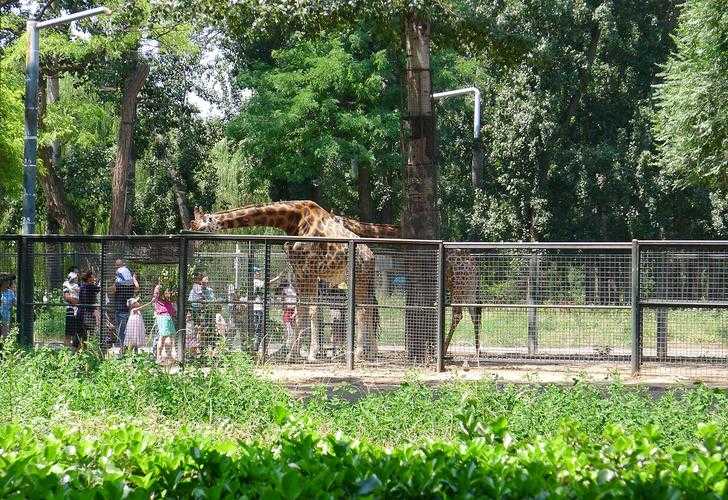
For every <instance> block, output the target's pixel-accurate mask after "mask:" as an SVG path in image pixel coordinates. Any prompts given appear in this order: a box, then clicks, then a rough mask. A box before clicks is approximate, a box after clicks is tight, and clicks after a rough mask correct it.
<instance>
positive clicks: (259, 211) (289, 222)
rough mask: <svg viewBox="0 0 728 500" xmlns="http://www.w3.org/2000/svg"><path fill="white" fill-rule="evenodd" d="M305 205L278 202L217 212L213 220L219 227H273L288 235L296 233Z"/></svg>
mask: <svg viewBox="0 0 728 500" xmlns="http://www.w3.org/2000/svg"><path fill="white" fill-rule="evenodd" d="M304 211H305V207H303V206H301V204H300V203H296V202H279V203H270V204H267V205H249V206H247V207H242V208H237V209H234V210H228V211H226V212H217V213H215V214H213V215H214V217H215V220H216V222H217V224H218V225H219V227H220V228H221V229H234V228H239V227H253V226H259V227H275V228H278V229H280V230H282V231H284V232H285V233H286V234H288V235H289V236H296V235H297V234H298V228H299V223H300V221H301V217H302V216H303V214H304Z"/></svg>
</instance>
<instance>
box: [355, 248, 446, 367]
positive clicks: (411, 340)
mask: <svg viewBox="0 0 728 500" xmlns="http://www.w3.org/2000/svg"><path fill="white" fill-rule="evenodd" d="M438 248H439V247H438V246H437V245H397V244H392V243H385V244H380V243H373V242H368V243H366V244H357V261H356V273H355V278H356V279H355V290H356V318H355V321H354V329H355V331H356V337H355V339H354V345H355V358H356V361H357V362H359V363H362V362H366V363H369V364H378V365H386V364H391V363H397V364H432V363H434V362H435V361H436V358H437V347H436V346H437V329H438V318H437V313H438V297H439V296H438V293H437V292H438V283H437V266H438Z"/></svg>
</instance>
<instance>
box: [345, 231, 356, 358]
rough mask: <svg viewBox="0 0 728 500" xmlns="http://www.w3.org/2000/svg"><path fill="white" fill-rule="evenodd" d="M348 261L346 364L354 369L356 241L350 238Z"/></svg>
mask: <svg viewBox="0 0 728 500" xmlns="http://www.w3.org/2000/svg"><path fill="white" fill-rule="evenodd" d="M348 250H349V252H348V255H347V257H348V261H347V274H346V276H347V279H348V283H347V286H346V288H347V293H348V295H347V307H346V312H347V317H346V319H347V326H346V366H347V367H348V368H349V370H353V369H354V347H355V346H354V335H355V334H356V243H354V240H349V249H348Z"/></svg>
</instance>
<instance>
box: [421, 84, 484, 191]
mask: <svg viewBox="0 0 728 500" xmlns="http://www.w3.org/2000/svg"><path fill="white" fill-rule="evenodd" d="M465 94H473V97H474V98H475V109H474V110H473V164H472V167H471V172H470V176H471V180H472V182H473V187H474V188H476V189H478V188H480V187H482V171H481V170H482V167H481V163H482V161H481V156H482V154H481V149H480V90H478V89H477V88H475V87H466V88H464V89H458V90H448V91H447V92H436V93H434V94H432V98H433V99H445V98H448V97H455V96H461V95H465Z"/></svg>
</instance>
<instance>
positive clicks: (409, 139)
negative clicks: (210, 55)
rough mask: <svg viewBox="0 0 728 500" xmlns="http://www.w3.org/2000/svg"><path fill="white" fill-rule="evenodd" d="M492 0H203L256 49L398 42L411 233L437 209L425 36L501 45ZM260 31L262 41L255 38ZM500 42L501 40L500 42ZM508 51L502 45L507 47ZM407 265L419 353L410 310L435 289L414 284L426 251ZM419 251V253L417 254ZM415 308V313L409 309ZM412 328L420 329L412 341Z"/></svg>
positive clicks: (424, 269)
mask: <svg viewBox="0 0 728 500" xmlns="http://www.w3.org/2000/svg"><path fill="white" fill-rule="evenodd" d="M495 4H497V5H495V6H494V5H490V4H487V5H483V4H482V2H474V1H472V2H471V1H467V0H462V1H446V0H440V1H434V2H427V3H425V2H417V1H410V0H388V1H384V2H375V3H372V2H369V1H366V0H353V1H350V2H326V3H321V2H316V1H303V2H297V3H296V4H295V5H293V4H291V2H289V1H286V0H275V1H272V2H265V3H260V2H257V1H254V0H249V1H243V2H237V3H236V4H235V5H234V6H233V7H232V8H229V7H228V4H227V3H226V2H219V1H218V0H209V1H208V2H206V3H205V4H204V5H205V8H206V12H207V13H208V14H210V15H212V16H213V17H214V18H216V19H218V20H219V21H221V23H222V25H224V26H225V30H226V31H227V32H228V33H229V34H230V35H231V36H233V37H235V38H237V39H238V40H239V41H238V44H239V45H240V46H242V47H243V51H248V50H249V51H252V52H253V53H255V54H256V55H257V54H260V49H261V48H262V49H263V52H264V53H265V51H266V49H270V47H275V44H276V43H278V44H282V45H284V46H285V45H286V44H287V43H290V42H287V41H286V40H287V39H294V40H300V37H301V36H302V37H309V38H310V37H312V36H313V37H316V36H319V35H320V34H321V33H322V32H325V31H334V32H337V31H344V32H350V31H352V29H362V28H364V27H366V29H368V30H370V31H371V32H372V33H374V36H375V38H376V39H378V40H381V41H383V42H384V43H387V44H390V45H393V46H395V47H397V48H398V53H399V56H400V58H401V59H404V64H402V65H401V68H402V69H401V72H400V74H401V78H402V81H403V82H404V88H405V93H406V105H405V109H403V110H402V112H403V114H404V120H405V125H404V127H403V132H404V133H403V134H402V138H403V140H402V144H401V146H402V150H403V151H404V157H405V158H404V161H405V168H404V177H403V182H402V185H403V190H404V195H403V200H402V212H401V219H400V220H401V226H402V234H403V236H405V237H410V238H430V239H431V238H437V237H438V236H439V217H438V212H437V197H438V182H437V179H438V175H437V168H436V163H435V157H434V153H435V118H434V115H433V113H432V105H431V99H432V78H431V75H430V50H431V44H432V43H437V44H440V45H441V46H451V47H453V48H455V49H458V50H462V51H467V50H468V48H471V47H473V46H474V45H476V44H479V45H482V46H495V45H506V46H510V47H511V48H514V47H516V48H517V45H518V44H517V43H516V44H513V43H510V42H511V40H510V37H508V36H505V34H504V33H502V32H500V31H499V30H497V29H496V22H495V19H496V16H495V13H496V12H497V11H498V10H499V9H500V8H501V6H500V2H495ZM261 39H262V42H261ZM503 42H506V43H503ZM506 52H507V51H505V50H504V51H500V52H499V54H501V55H502V54H505V53H506ZM268 53H271V51H270V50H268ZM413 259H415V260H417V262H414V261H413V262H411V263H410V264H411V265H409V266H408V273H409V274H408V283H410V284H411V286H410V287H409V288H411V290H410V289H408V293H407V301H408V304H409V305H411V306H413V308H412V309H409V310H408V317H407V328H406V330H407V334H406V336H407V339H406V343H407V347H408V353H409V355H410V356H412V357H417V358H422V357H424V355H425V350H424V346H425V345H428V346H430V347H432V346H433V345H434V336H433V335H430V333H431V332H432V329H431V327H430V325H431V324H432V319H433V318H432V317H428V314H420V313H421V311H415V309H417V308H421V307H424V306H427V305H428V304H429V305H431V304H433V303H434V302H435V299H436V298H435V297H434V295H428V294H427V293H423V292H422V290H416V289H415V288H418V287H417V285H416V284H417V283H420V282H422V280H425V279H426V276H427V275H428V274H430V273H431V266H432V262H429V260H428V253H427V252H417V253H416V256H413ZM418 259H419V260H418ZM415 312H416V314H415ZM416 332H420V333H421V334H423V336H422V337H420V338H419V340H417V341H416V342H414V341H413V339H414V335H415V333H416Z"/></svg>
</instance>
